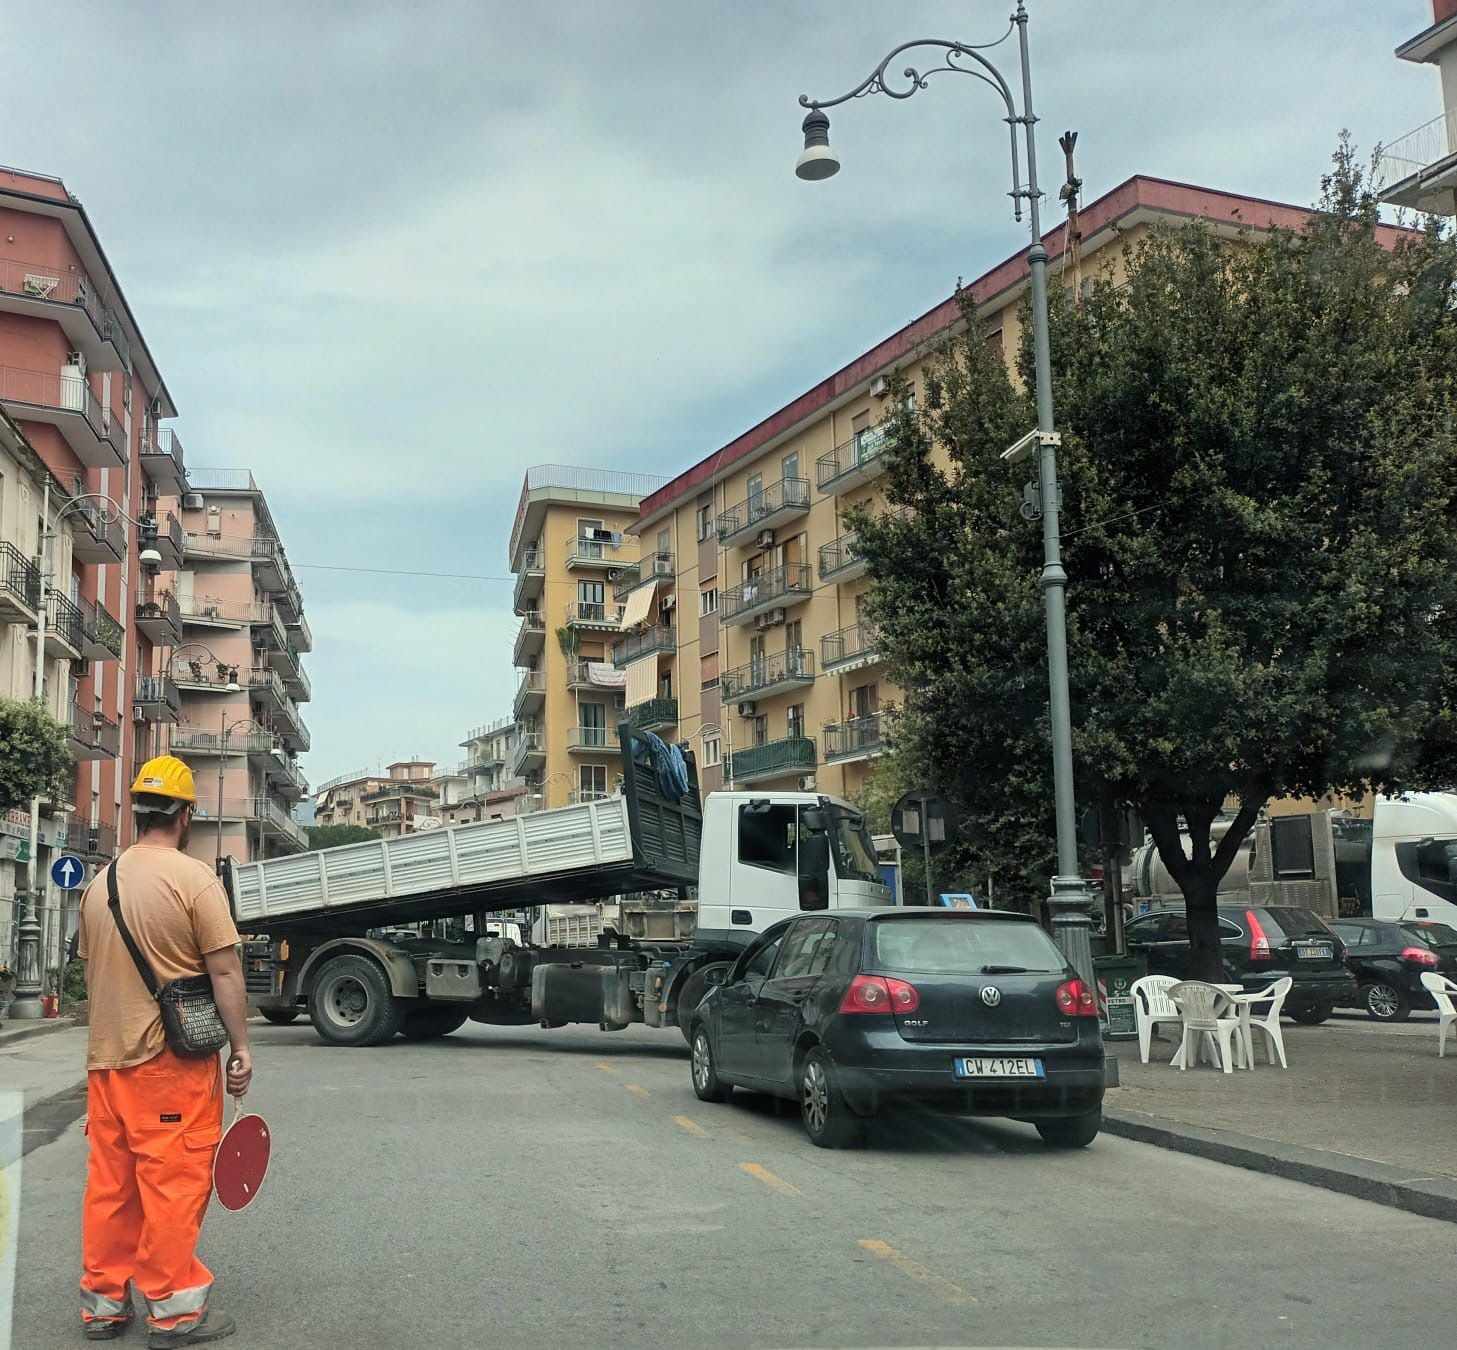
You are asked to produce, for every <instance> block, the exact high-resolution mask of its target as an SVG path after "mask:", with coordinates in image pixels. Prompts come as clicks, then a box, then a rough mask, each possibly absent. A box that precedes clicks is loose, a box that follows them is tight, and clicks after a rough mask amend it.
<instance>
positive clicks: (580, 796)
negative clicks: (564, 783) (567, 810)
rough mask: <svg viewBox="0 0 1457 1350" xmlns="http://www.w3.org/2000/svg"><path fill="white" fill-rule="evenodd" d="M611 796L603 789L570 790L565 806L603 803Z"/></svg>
mask: <svg viewBox="0 0 1457 1350" xmlns="http://www.w3.org/2000/svg"><path fill="white" fill-rule="evenodd" d="M611 795H612V794H611V793H610V792H608V791H607V790H606V789H605V788H572V789H571V791H570V792H568V793H567V805H568V806H585V805H586V804H587V803H588V802H605V801H606V800H607V799H608V797H610V796H611Z"/></svg>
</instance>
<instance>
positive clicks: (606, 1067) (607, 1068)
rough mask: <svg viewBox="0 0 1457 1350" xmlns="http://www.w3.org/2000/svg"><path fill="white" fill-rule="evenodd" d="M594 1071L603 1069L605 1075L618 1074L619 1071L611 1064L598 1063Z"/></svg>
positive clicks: (594, 1066)
mask: <svg viewBox="0 0 1457 1350" xmlns="http://www.w3.org/2000/svg"><path fill="white" fill-rule="evenodd" d="M592 1067H593V1068H594V1069H601V1070H602V1072H603V1073H616V1072H617V1070H616V1069H614V1068H613V1067H612V1065H610V1064H603V1063H597V1064H594V1065H593V1066H592Z"/></svg>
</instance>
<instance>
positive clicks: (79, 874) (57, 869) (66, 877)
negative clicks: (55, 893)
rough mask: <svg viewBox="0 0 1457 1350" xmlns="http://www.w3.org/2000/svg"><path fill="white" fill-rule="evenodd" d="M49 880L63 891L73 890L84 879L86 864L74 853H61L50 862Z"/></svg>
mask: <svg viewBox="0 0 1457 1350" xmlns="http://www.w3.org/2000/svg"><path fill="white" fill-rule="evenodd" d="M51 880H52V881H54V882H55V883H56V885H57V886H59V887H60V888H61V889H62V890H63V891H74V890H76V889H78V888H79V887H80V885H81V883H82V882H83V881H85V880H86V864H85V863H83V862H82V861H81V859H80V858H78V857H77V856H76V855H75V854H74V853H63V854H61V856H60V857H59V858H57V859H56V860H55V862H53V863H52V864H51Z"/></svg>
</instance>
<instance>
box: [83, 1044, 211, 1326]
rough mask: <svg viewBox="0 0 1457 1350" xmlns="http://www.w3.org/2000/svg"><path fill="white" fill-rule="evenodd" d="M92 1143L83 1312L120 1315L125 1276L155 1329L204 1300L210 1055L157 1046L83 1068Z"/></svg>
mask: <svg viewBox="0 0 1457 1350" xmlns="http://www.w3.org/2000/svg"><path fill="white" fill-rule="evenodd" d="M86 1107H87V1124H86V1133H87V1136H88V1137H89V1140H90V1144H91V1154H90V1160H89V1162H88V1165H87V1170H86V1200H85V1205H84V1210H83V1214H82V1221H81V1265H82V1271H81V1317H82V1320H83V1321H86V1322H97V1321H101V1322H125V1321H129V1320H130V1319H131V1316H132V1304H131V1298H130V1296H129V1294H128V1292H127V1283H128V1281H130V1282H131V1283H132V1284H133V1285H134V1286H135V1287H136V1291H137V1293H138V1294H139V1295H141V1297H142V1298H143V1299H144V1300H145V1301H146V1304H147V1322H148V1324H149V1325H150V1326H153V1327H156V1328H157V1329H159V1330H162V1329H168V1330H170V1329H172V1328H174V1327H178V1326H185V1325H187V1324H188V1323H190V1322H195V1321H196V1320H197V1319H198V1318H200V1317H201V1316H202V1314H203V1313H204V1312H205V1311H206V1310H207V1296H208V1292H209V1291H210V1290H211V1288H212V1272H211V1271H210V1270H209V1269H208V1268H207V1267H206V1266H205V1265H203V1263H202V1262H201V1261H199V1260H198V1259H197V1238H198V1234H199V1232H200V1231H201V1229H202V1216H203V1214H204V1213H205V1212H206V1210H207V1202H208V1200H209V1199H210V1198H211V1196H212V1163H213V1153H214V1151H215V1150H216V1148H217V1143H218V1139H219V1137H220V1136H221V1134H222V1126H223V1094H222V1078H221V1069H220V1067H219V1063H218V1057H217V1056H216V1055H209V1056H207V1057H206V1058H204V1059H184V1058H183V1057H182V1056H180V1055H175V1054H173V1053H172V1051H171V1050H166V1049H164V1050H163V1051H162V1053H161V1054H160V1055H158V1056H157V1057H156V1058H155V1059H149V1060H147V1061H146V1063H144V1064H134V1065H132V1066H131V1067H130V1068H126V1069H92V1070H91V1072H90V1073H88V1074H87V1075H86Z"/></svg>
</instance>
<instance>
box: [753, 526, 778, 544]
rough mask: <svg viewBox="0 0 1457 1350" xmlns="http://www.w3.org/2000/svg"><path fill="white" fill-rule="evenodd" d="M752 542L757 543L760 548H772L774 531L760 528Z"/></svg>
mask: <svg viewBox="0 0 1457 1350" xmlns="http://www.w3.org/2000/svg"><path fill="white" fill-rule="evenodd" d="M754 543H755V544H757V545H758V546H759V547H760V548H773V547H774V531H773V530H760V531H759V533H758V535H757V536H756V538H755V539H754Z"/></svg>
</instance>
